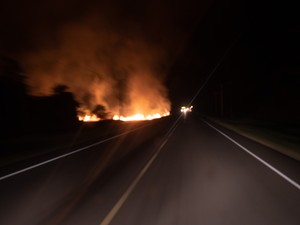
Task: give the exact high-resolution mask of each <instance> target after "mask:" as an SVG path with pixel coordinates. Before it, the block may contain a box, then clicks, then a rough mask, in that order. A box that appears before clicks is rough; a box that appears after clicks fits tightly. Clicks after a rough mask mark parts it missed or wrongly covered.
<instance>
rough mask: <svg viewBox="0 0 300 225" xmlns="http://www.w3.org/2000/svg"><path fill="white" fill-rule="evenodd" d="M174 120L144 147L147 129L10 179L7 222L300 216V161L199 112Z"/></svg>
mask: <svg viewBox="0 0 300 225" xmlns="http://www.w3.org/2000/svg"><path fill="white" fill-rule="evenodd" d="M175 121H176V119H174V121H173V123H172V124H173V125H174V126H173V127H172V129H169V128H168V129H166V131H167V130H168V131H169V132H166V131H165V132H164V134H162V132H158V131H157V135H155V136H154V137H152V138H151V139H150V140H145V141H143V142H141V143H140V144H139V145H138V146H134V145H133V143H132V142H136V141H137V140H141V135H143V134H141V131H139V130H137V131H135V132H132V133H128V134H125V135H123V136H120V137H117V138H115V139H111V140H109V141H106V142H103V143H101V144H99V145H95V146H92V147H90V148H87V149H85V150H83V151H80V152H77V153H74V154H70V155H68V156H65V157H62V158H59V159H57V160H54V161H52V162H49V163H46V164H43V165H40V166H38V167H35V168H32V169H30V170H27V171H24V172H21V173H19V174H16V175H13V176H11V177H7V178H3V179H2V180H0V202H1V208H0V224H5V225H23V224H26V225H27V224H28V225H35V224H42V225H50V224H51V225H59V224H62V225H106V224H110V225H177V224H178V225H199V224H203V225H241V224H247V225H262V224H263V225H267V224H272V225H283V224H284V225H287V224H288V225H299V224H300V188H299V184H300V163H299V162H298V161H296V160H293V159H291V158H289V157H286V156H284V155H282V154H280V153H278V152H275V151H273V150H271V149H269V148H266V147H264V146H262V145H260V144H257V143H255V142H253V141H250V140H248V139H246V138H243V137H241V136H239V135H237V134H235V133H233V132H231V131H228V130H226V129H224V128H222V127H219V126H217V125H214V124H211V123H207V122H205V121H204V120H203V119H201V118H200V117H199V118H198V117H196V116H194V117H193V116H192V115H191V116H190V115H189V116H188V117H187V118H186V119H183V118H181V119H180V120H179V121H177V122H178V123H175ZM168 126H170V128H171V125H169V124H168ZM143 129H155V128H151V127H150V128H149V127H145V128H143ZM160 131H161V130H160ZM131 145H132V146H133V148H134V151H132V152H130V151H128V153H126V154H127V155H125V156H124V157H122V159H121V160H118V161H117V163H114V164H110V163H109V162H110V160H111V158H112V157H115V156H114V155H113V152H116V150H117V149H123V148H124V149H126V148H129V147H130V146H131ZM103 149H108V150H109V152H111V154H107V155H105V156H104V155H103V154H101V152H102V151H103ZM103 165H105V166H103ZM2 177H3V176H2Z"/></svg>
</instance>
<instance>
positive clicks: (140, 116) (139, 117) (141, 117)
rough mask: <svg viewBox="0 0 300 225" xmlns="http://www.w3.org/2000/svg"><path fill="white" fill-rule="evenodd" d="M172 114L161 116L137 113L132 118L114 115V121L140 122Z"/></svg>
mask: <svg viewBox="0 0 300 225" xmlns="http://www.w3.org/2000/svg"><path fill="white" fill-rule="evenodd" d="M169 115H170V113H169V112H167V113H164V114H159V113H155V114H152V115H144V114H142V113H137V114H135V115H132V116H119V115H114V117H113V120H122V121H139V120H153V119H158V118H161V117H165V116H169Z"/></svg>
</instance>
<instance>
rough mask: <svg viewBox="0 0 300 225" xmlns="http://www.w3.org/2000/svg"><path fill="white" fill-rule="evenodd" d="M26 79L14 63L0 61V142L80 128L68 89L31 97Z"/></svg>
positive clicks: (59, 86) (8, 59)
mask: <svg viewBox="0 0 300 225" xmlns="http://www.w3.org/2000/svg"><path fill="white" fill-rule="evenodd" d="M28 89H29V88H28V86H27V85H26V75H25V73H24V71H23V70H22V68H21V66H20V64H19V63H18V62H17V61H16V60H13V59H10V58H7V57H0V119H1V128H0V129H1V132H0V133H1V138H8V137H16V136H21V135H26V134H30V133H40V132H59V131H67V130H71V129H73V128H74V127H75V126H77V125H78V119H77V108H78V106H79V104H78V102H76V101H75V98H74V96H73V94H72V93H71V92H69V91H68V87H67V86H65V85H57V86H56V87H53V94H52V95H51V96H43V97H41V96H40V97H37V96H31V95H29V94H28Z"/></svg>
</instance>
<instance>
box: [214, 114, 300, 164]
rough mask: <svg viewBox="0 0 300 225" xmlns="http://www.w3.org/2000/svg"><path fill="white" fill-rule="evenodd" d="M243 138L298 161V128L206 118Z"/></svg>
mask: <svg viewBox="0 0 300 225" xmlns="http://www.w3.org/2000/svg"><path fill="white" fill-rule="evenodd" d="M208 119H210V120H211V121H213V122H215V123H217V124H219V125H221V126H223V127H225V128H227V129H229V130H232V131H234V132H236V133H238V134H240V135H242V136H244V137H247V138H249V139H251V140H254V141H256V142H258V143H260V144H263V145H265V146H267V147H270V148H272V149H274V150H276V151H278V152H280V153H282V154H284V155H287V156H289V157H291V158H294V159H296V160H298V161H300V127H299V126H297V125H286V124H278V123H275V122H264V121H256V120H223V119H218V118H212V117H210V118H208Z"/></svg>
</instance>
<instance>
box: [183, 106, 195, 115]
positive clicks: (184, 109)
mask: <svg viewBox="0 0 300 225" xmlns="http://www.w3.org/2000/svg"><path fill="white" fill-rule="evenodd" d="M192 108H193V106H190V107H186V106H182V107H181V109H180V111H181V112H182V113H187V112H192Z"/></svg>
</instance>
